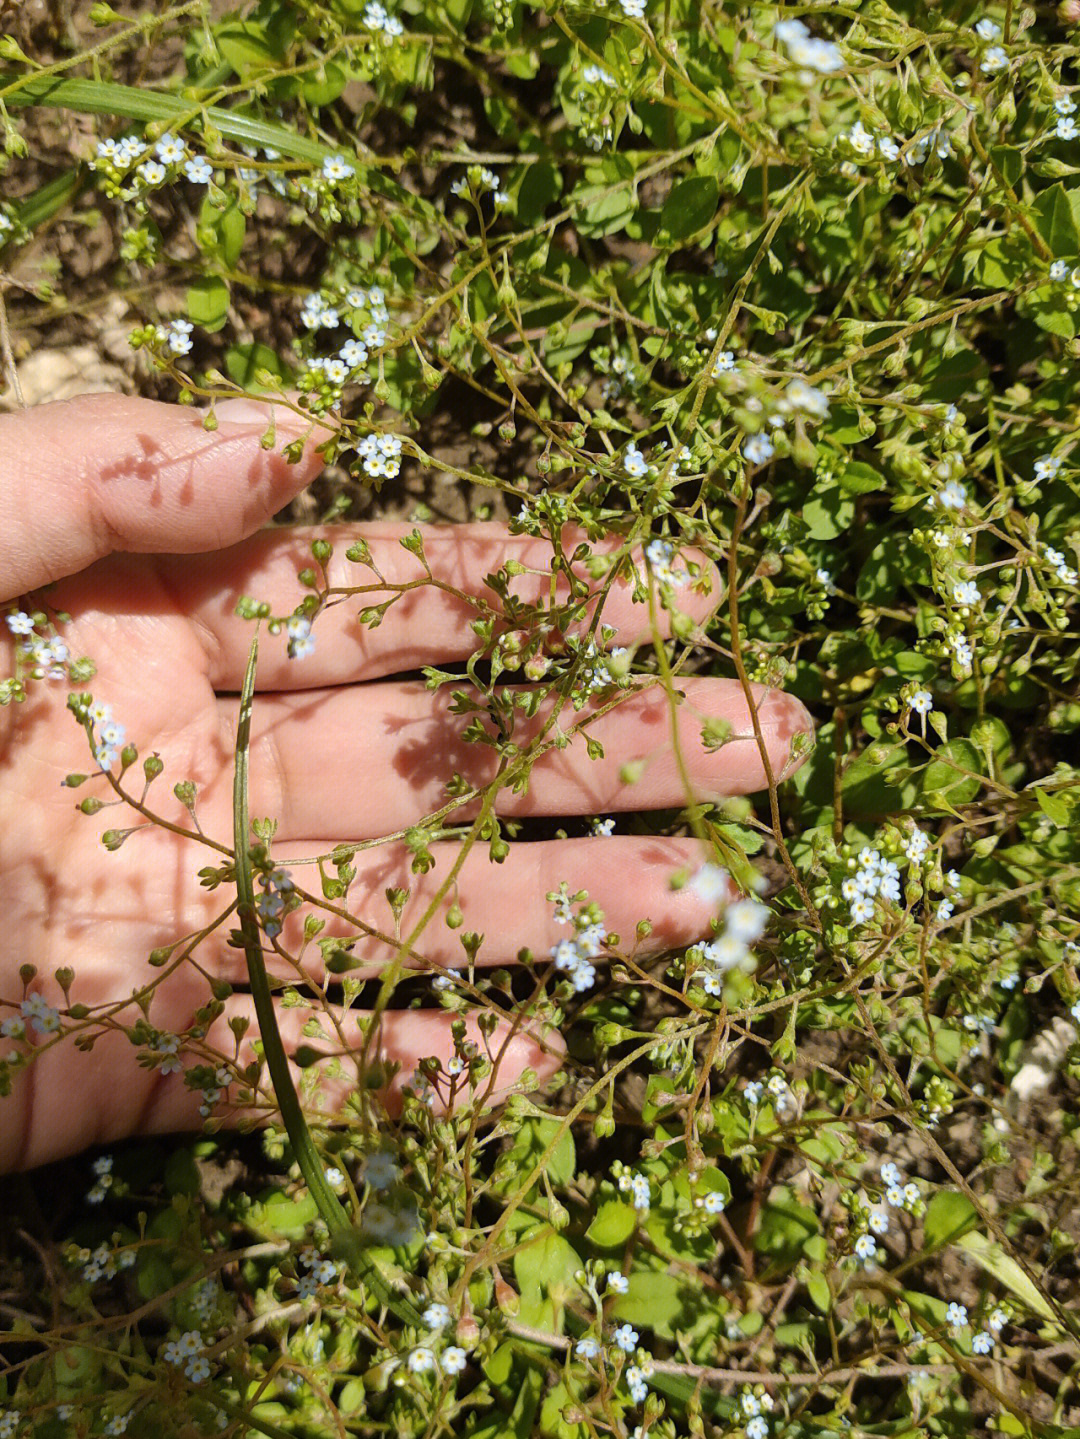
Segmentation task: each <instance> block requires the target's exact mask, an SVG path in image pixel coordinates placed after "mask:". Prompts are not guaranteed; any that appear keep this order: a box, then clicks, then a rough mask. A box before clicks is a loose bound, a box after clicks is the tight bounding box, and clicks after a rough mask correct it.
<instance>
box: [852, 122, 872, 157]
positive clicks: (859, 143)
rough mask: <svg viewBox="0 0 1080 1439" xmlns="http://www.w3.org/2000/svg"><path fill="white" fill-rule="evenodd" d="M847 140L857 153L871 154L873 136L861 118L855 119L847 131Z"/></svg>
mask: <svg viewBox="0 0 1080 1439" xmlns="http://www.w3.org/2000/svg"><path fill="white" fill-rule="evenodd" d="M848 140H849V142H850V144H851V146H852V148H853V149H854V150H855V151H856V153H857V154H859V155H872V154H873V153H874V137H873V135H871V134H870V132H869V131H868V130H867V129H866V127H865V126H864V125H863V122H862V121H861V120H856V121H855V123H854V125H852V127H851V129H850V130H849V131H848Z"/></svg>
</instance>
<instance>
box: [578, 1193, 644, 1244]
mask: <svg viewBox="0 0 1080 1439" xmlns="http://www.w3.org/2000/svg"><path fill="white" fill-rule="evenodd" d="M637 1221H638V1216H637V1210H636V1209H635V1208H634V1206H633V1205H632V1204H626V1203H624V1202H623V1200H621V1199H605V1200H604V1202H603V1204H601V1206H600V1208H599V1209H598V1210H597V1211H596V1218H595V1219H594V1220H593V1222H592V1223H591V1224H590V1225H589V1227H588V1229H587V1230H586V1231H585V1238H586V1239H590V1240H591V1241H592V1242H593V1244H595V1245H596V1247H597V1248H598V1249H618V1248H620V1247H621V1246H622V1245H623V1244H625V1243H626V1241H627V1240H628V1239H629V1238H630V1236H631V1234H633V1232H634V1230H635V1229H636V1228H637Z"/></svg>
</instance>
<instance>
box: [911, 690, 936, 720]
mask: <svg viewBox="0 0 1080 1439" xmlns="http://www.w3.org/2000/svg"><path fill="white" fill-rule="evenodd" d="M908 704H909V705H910V706H911V708H912V709H913V710H914V711H915V713H916V714H920V715H925V714H929V713H930V711H931V710H932V709H933V707H934V696H933V695H932V694H931V693H930V691H929V690H916V691H915V693H914V694H913V695H912V696H911V698H910V700H908Z"/></svg>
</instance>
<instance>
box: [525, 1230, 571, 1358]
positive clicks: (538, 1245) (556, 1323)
mask: <svg viewBox="0 0 1080 1439" xmlns="http://www.w3.org/2000/svg"><path fill="white" fill-rule="evenodd" d="M532 1233H533V1235H534V1237H533V1238H532V1239H531V1240H526V1241H525V1242H524V1243H523V1244H522V1246H521V1247H520V1248H519V1249H518V1250H517V1252H516V1253H515V1255H514V1278H515V1279H516V1280H517V1286H518V1292H519V1293H520V1295H521V1311H520V1315H519V1317H520V1320H521V1323H522V1324H528V1325H530V1326H532V1327H534V1328H538V1329H546V1330H548V1331H549V1332H554V1333H556V1334H561V1333H562V1324H563V1313H564V1309H565V1305H566V1303H567V1301H568V1300H570V1299H573V1298H576V1297H577V1295H578V1293H579V1290H578V1286H577V1283H576V1281H575V1279H574V1275H575V1274H576V1273H577V1272H578V1270H579V1269H581V1267H582V1262H581V1256H580V1255H579V1254H578V1252H577V1250H576V1249H575V1248H574V1246H573V1245H572V1244H570V1243H569V1241H568V1240H566V1239H564V1238H563V1237H562V1235H561V1234H557V1233H556V1231H555V1230H554V1229H552V1227H551V1226H550V1224H543V1225H541V1226H540V1228H539V1230H534V1231H532Z"/></svg>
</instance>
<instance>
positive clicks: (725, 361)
mask: <svg viewBox="0 0 1080 1439" xmlns="http://www.w3.org/2000/svg"><path fill="white" fill-rule="evenodd" d="M734 368H735V352H734V351H733V350H721V351H720V353H719V354H718V355H717V357H716V359H715V360H714V362H713V367H712V372H713V374H714V375H724V374H726V373H727V372H728V371H729V370H733V369H734Z"/></svg>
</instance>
